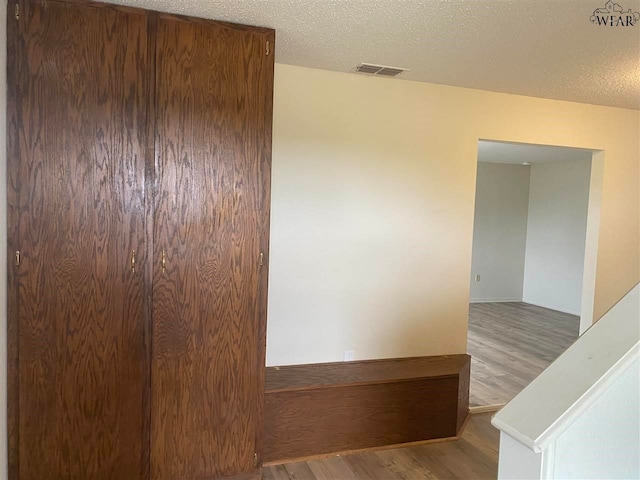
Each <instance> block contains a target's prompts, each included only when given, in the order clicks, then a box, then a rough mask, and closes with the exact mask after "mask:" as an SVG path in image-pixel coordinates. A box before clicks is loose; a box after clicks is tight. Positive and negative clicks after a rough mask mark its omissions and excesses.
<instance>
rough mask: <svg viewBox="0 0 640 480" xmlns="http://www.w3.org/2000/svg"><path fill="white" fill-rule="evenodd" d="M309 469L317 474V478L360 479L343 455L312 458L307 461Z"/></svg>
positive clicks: (317, 479) (326, 479)
mask: <svg viewBox="0 0 640 480" xmlns="http://www.w3.org/2000/svg"><path fill="white" fill-rule="evenodd" d="M307 465H308V466H309V469H310V470H311V471H312V472H313V474H314V475H315V480H333V479H336V478H340V479H341V480H358V477H357V476H356V475H355V473H353V470H351V467H349V464H348V463H347V462H345V460H344V458H343V457H341V456H334V457H329V458H325V459H322V460H310V461H308V462H307Z"/></svg>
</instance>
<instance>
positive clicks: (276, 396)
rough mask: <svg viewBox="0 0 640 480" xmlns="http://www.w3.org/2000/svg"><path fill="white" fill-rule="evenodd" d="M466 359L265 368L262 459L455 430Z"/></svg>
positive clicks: (414, 438) (287, 457)
mask: <svg viewBox="0 0 640 480" xmlns="http://www.w3.org/2000/svg"><path fill="white" fill-rule="evenodd" d="M469 361H470V359H469V357H468V356H467V355H451V356H443V357H419V358H407V359H387V360H375V361H364V362H347V363H344V362H343V363H330V364H313V365H300V366H291V367H269V368H267V384H266V394H265V434H264V435H265V436H264V461H265V462H279V461H284V460H290V459H293V458H303V457H309V456H315V455H321V454H327V453H337V452H345V451H351V450H357V449H367V448H373V447H383V446H388V445H397V444H401V443H410V442H419V441H424V440H429V439H436V438H445V437H454V436H456V434H457V431H458V428H459V425H462V422H463V421H464V419H459V415H460V414H461V409H459V402H460V401H462V402H464V401H465V400H464V399H462V400H460V399H459V396H460V395H461V392H464V391H465V388H464V383H466V384H467V385H468V379H466V380H464V379H463V380H461V379H460V376H461V375H463V376H464V375H467V376H468V372H469ZM403 367H406V368H403ZM331 378H333V379H334V382H333V383H329V382H330V379H331ZM461 384H462V386H461ZM467 391H468V390H467ZM462 414H463V415H464V417H466V414H467V411H465V412H462Z"/></svg>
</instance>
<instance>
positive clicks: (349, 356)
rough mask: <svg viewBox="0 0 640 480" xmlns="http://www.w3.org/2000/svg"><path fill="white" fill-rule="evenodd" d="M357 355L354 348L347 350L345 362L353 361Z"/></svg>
mask: <svg viewBox="0 0 640 480" xmlns="http://www.w3.org/2000/svg"><path fill="white" fill-rule="evenodd" d="M355 356H356V352H354V351H353V350H345V351H344V357H343V358H344V361H345V362H351V361H353V359H354V358H355Z"/></svg>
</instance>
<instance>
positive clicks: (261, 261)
mask: <svg viewBox="0 0 640 480" xmlns="http://www.w3.org/2000/svg"><path fill="white" fill-rule="evenodd" d="M258 265H260V266H262V265H264V253H262V252H260V260H259V261H258Z"/></svg>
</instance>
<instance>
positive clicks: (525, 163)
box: [522, 162, 531, 165]
mask: <svg viewBox="0 0 640 480" xmlns="http://www.w3.org/2000/svg"><path fill="white" fill-rule="evenodd" d="M522 164H523V165H531V162H522Z"/></svg>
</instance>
